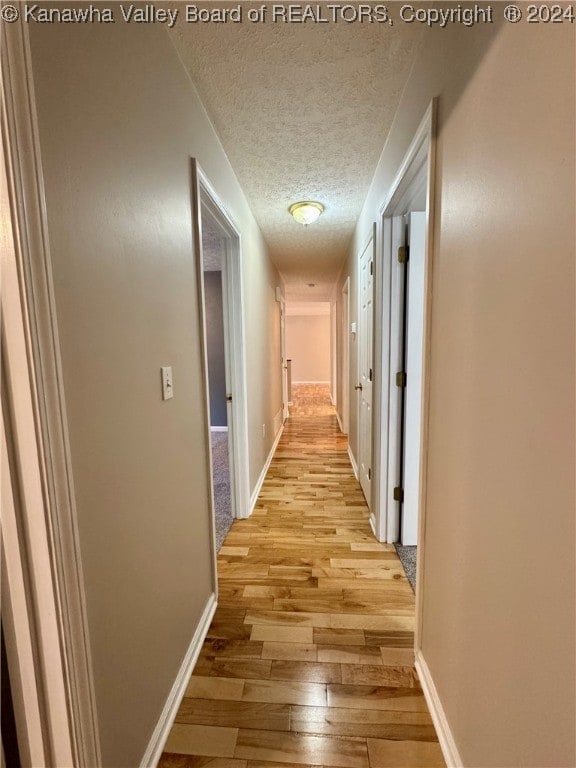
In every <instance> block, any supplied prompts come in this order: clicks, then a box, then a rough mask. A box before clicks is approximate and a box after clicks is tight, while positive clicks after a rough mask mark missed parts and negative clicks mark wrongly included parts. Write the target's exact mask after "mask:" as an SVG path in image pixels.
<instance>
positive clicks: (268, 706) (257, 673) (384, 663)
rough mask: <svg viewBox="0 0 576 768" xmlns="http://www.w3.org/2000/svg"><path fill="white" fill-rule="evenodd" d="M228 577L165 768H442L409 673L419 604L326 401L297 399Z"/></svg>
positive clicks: (226, 554) (225, 567)
mask: <svg viewBox="0 0 576 768" xmlns="http://www.w3.org/2000/svg"><path fill="white" fill-rule="evenodd" d="M326 390H327V387H326ZM218 576H219V599H218V609H217V611H216V614H215V617H214V620H213V622H212V625H211V627H210V630H209V632H208V637H207V639H206V642H205V643H204V646H203V649H202V652H201V655H200V658H199V660H198V663H197V665H196V668H195V671H194V674H193V676H192V678H191V680H190V683H189V685H188V688H187V690H186V694H185V698H184V699H183V701H182V704H181V706H180V709H179V712H178V715H177V718H176V723H175V725H174V727H173V729H172V732H171V734H170V737H169V739H168V743H167V744H166V748H165V749H166V751H165V753H164V755H163V757H162V759H161V761H160V768H192V767H193V766H212V768H274V766H276V765H278V766H279V765H283V766H284V768H286V765H290V766H301V767H302V766H312V765H314V766H339V767H341V768H344V767H345V766H346V767H347V768H419V767H421V768H425V767H428V766H443V765H444V762H443V759H442V755H441V752H440V747H439V745H438V742H437V739H436V734H435V731H434V727H433V725H432V721H431V718H430V716H429V714H428V710H427V707H426V702H425V700H424V697H423V695H422V691H421V689H420V686H419V683H418V680H417V677H416V672H415V670H414V666H413V658H414V655H413V651H412V646H413V624H414V595H413V593H412V590H411V588H410V585H409V584H408V581H407V579H406V577H405V575H404V572H403V570H402V567H401V564H400V561H399V560H398V557H397V556H396V553H395V552H394V548H393V547H391V546H388V545H382V544H378V543H377V542H376V541H375V539H374V537H373V535H372V533H371V530H370V525H369V522H368V510H367V507H366V504H365V502H364V498H363V496H362V492H361V490H360V486H359V484H358V482H357V481H356V479H355V478H354V475H353V472H352V469H351V466H350V462H349V460H348V455H347V439H346V437H345V436H344V435H342V434H341V433H340V431H339V428H338V425H337V421H336V416H335V413H334V409H333V407H332V406H331V405H330V402H329V396H328V394H327V391H326V393H324V392H322V391H320V392H319V388H318V387H305V388H300V395H299V396H295V399H294V407H293V408H291V416H290V418H289V419H288V420H287V422H286V425H285V429H284V433H283V435H282V438H281V440H280V443H279V445H278V448H277V451H276V454H275V456H274V459H273V461H272V464H271V466H270V469H269V472H268V475H267V477H266V480H265V482H264V485H263V487H262V491H261V493H260V496H259V499H258V502H257V505H256V509H255V510H254V513H253V515H252V516H251V517H250V519H248V520H238V521H235V522H234V524H233V525H232V528H231V530H230V532H229V534H228V536H227V538H226V540H225V542H224V546H223V547H222V549H221V551H220V555H219V557H218Z"/></svg>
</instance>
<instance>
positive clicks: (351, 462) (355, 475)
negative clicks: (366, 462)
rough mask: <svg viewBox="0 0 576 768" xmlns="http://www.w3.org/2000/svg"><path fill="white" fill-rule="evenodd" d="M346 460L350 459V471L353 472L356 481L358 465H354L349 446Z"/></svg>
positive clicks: (354, 460) (354, 461)
mask: <svg viewBox="0 0 576 768" xmlns="http://www.w3.org/2000/svg"><path fill="white" fill-rule="evenodd" d="M348 458H349V459H350V464H352V469H353V470H354V477H355V478H356V480H358V464H357V463H356V459H355V458H354V454H353V453H352V449H351V448H350V444H348Z"/></svg>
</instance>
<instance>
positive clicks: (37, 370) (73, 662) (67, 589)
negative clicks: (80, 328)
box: [0, 24, 101, 766]
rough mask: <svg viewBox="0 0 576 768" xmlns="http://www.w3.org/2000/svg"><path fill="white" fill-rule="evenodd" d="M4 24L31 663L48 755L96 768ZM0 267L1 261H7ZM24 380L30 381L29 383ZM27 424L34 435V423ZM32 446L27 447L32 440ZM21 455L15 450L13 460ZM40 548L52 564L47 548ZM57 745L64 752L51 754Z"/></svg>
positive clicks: (62, 436)
mask: <svg viewBox="0 0 576 768" xmlns="http://www.w3.org/2000/svg"><path fill="white" fill-rule="evenodd" d="M1 26H2V29H1V35H2V44H1V46H0V47H1V49H2V74H3V77H2V135H3V138H4V140H5V150H4V151H5V153H6V155H5V162H6V167H7V174H8V180H9V198H10V202H9V208H10V210H9V214H10V219H11V221H10V222H9V225H10V224H11V229H12V232H13V235H14V247H15V258H16V261H15V264H14V270H15V272H16V276H15V280H16V279H17V281H18V284H19V287H20V294H19V296H20V309H19V310H17V309H15V310H14V312H13V315H14V317H15V313H17V312H18V311H19V312H20V317H21V320H22V321H23V333H24V338H25V349H21V351H22V354H23V355H24V357H20V358H16V359H17V360H18V366H19V369H18V368H17V367H16V362H15V361H14V360H13V361H12V362H11V363H10V365H14V372H15V373H16V374H17V375H18V379H19V382H20V383H19V389H21V390H22V392H21V394H22V397H25V398H26V397H27V398H28V405H27V406H26V407H25V408H24V406H23V408H24V410H23V411H22V412H25V410H26V409H27V410H28V417H27V418H28V419H32V422H33V427H34V430H35V440H34V445H35V446H36V450H35V451H32V453H31V456H32V458H31V461H32V462H33V463H34V462H36V470H37V471H38V477H37V478H36V479H34V472H33V470H32V469H31V470H30V473H28V474H27V475H26V477H25V479H24V480H22V482H25V483H26V484H30V488H29V490H30V492H32V491H33V489H34V483H37V482H40V484H41V492H42V503H43V507H44V516H45V520H46V526H45V528H43V527H42V526H41V525H39V524H36V523H34V522H33V519H32V517H30V518H28V515H32V510H33V509H34V507H32V506H30V507H28V508H26V509H24V511H23V513H22V514H23V515H24V521H25V524H26V525H27V527H28V530H29V531H30V536H31V538H30V539H29V545H28V551H27V565H26V567H27V570H28V572H29V575H30V579H31V581H30V582H29V583H30V584H31V586H32V588H34V585H35V584H36V581H35V579H38V578H40V576H39V574H41V573H43V574H44V575H43V577H42V578H41V583H43V585H44V587H43V588H42V589H40V583H39V584H38V591H37V592H36V593H35V594H36V596H37V597H39V596H40V595H43V594H44V597H43V598H42V599H41V600H40V599H37V600H33V601H32V605H31V606H30V607H29V610H31V611H33V613H34V620H35V622H37V624H39V625H43V626H44V627H45V628H48V627H49V626H50V624H51V622H56V635H54V632H53V631H52V632H51V633H49V634H46V633H45V632H44V631H42V632H41V633H37V637H36V642H37V643H39V648H38V649H37V652H38V654H39V655H38V657H37V663H38V664H39V665H40V666H39V668H38V669H37V674H38V675H39V676H40V678H41V677H42V676H44V684H45V686H47V687H46V688H45V691H46V694H45V695H47V696H48V697H52V702H53V703H52V704H50V705H49V708H51V707H54V708H55V709H54V710H53V713H52V715H50V717H49V718H48V720H46V722H45V723H44V727H45V729H46V730H45V738H47V739H48V740H49V741H50V743H51V744H52V745H53V746H52V747H50V749H49V750H48V757H47V759H48V760H49V761H50V764H54V765H68V764H72V765H91V766H100V765H101V756H100V744H99V735H98V721H97V713H96V704H95V695H94V679H93V671H92V661H91V652H90V640H89V632H88V622H87V615H86V601H85V594H84V577H83V571H82V560H81V555H80V545H79V535H78V522H77V511H76V500H75V492H74V484H73V480H72V463H71V458H70V447H69V438H68V427H67V423H68V422H67V416H66V403H65V398H64V387H63V377H62V362H61V359H60V345H59V338H58V326H57V321H56V311H55V300H54V289H53V285H52V267H51V258H50V248H49V239H48V225H47V219H46V205H45V193H44V183H43V177H42V162H41V154H40V142H39V138H38V123H37V115H36V110H35V95H34V82H33V76H32V63H31V55H30V45H29V40H28V27H27V25H26V24H12V25H8V24H3V25H1ZM5 210H7V209H5ZM2 266H3V268H4V264H3V265H2ZM5 287H6V286H5ZM3 311H4V312H8V311H9V310H8V307H7V294H4V295H3ZM15 328H16V326H15V325H14V326H12V328H9V327H6V328H5V329H4V332H5V334H6V335H10V336H11V337H12V335H13V333H14V329H15ZM25 365H26V366H27V372H26V370H25V368H24V366H25ZM23 382H29V388H27V387H26V386H24V384H23ZM5 426H6V425H5ZM27 429H28V434H29V435H30V436H31V435H32V432H31V431H30V430H32V423H29V424H28V427H27ZM8 442H9V441H8ZM28 447H29V448H30V449H31V450H32V443H30V445H29V446H28ZM19 461H20V458H19V457H17V464H18V462H19ZM18 470H19V471H20V472H22V471H23V467H22V466H19V467H18ZM36 489H37V490H38V486H37V485H36ZM38 503H40V502H39V500H38ZM26 521H28V522H26ZM46 549H47V552H48V561H46V557H45V555H44V554H43V552H45V551H46ZM46 569H49V571H50V576H49V575H48V572H47V570H46ZM46 643H48V645H46ZM55 643H58V645H59V657H60V659H61V665H60V664H59V663H58V662H54V663H51V664H50V665H49V669H44V670H43V669H42V665H43V664H44V660H45V659H48V658H49V654H50V653H51V652H53V651H54V648H55V645H54V644H55ZM46 663H47V662H46ZM40 678H39V679H40ZM62 686H63V690H64V697H65V701H64V702H63V701H62V698H61V696H62V694H61V692H60V693H58V691H61V687H62ZM62 707H65V708H66V709H67V722H66V723H64V722H63V721H64V714H63V713H62V712H61V713H60V723H59V725H58V726H57V728H56V731H58V732H59V734H60V735H58V733H53V730H54V728H55V725H54V724H55V722H56V721H55V720H54V719H53V717H56V716H57V713H58V709H59V708H60V709H61V708H62ZM65 741H66V742H68V744H65V743H64V742H65ZM51 750H52V756H51V755H50V751H51ZM54 750H56V751H57V752H60V755H57V754H56V755H55V753H54ZM70 750H71V752H72V756H70V754H69V752H70ZM67 753H68V754H67Z"/></svg>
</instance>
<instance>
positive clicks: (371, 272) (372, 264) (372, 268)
mask: <svg viewBox="0 0 576 768" xmlns="http://www.w3.org/2000/svg"><path fill="white" fill-rule="evenodd" d="M370 274H371V275H373V274H374V262H373V261H371V262H370Z"/></svg>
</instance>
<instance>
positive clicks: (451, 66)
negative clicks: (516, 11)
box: [343, 23, 575, 768]
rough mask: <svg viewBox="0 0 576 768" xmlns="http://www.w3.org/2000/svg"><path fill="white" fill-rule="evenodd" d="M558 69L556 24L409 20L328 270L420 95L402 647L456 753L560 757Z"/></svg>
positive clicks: (414, 115) (566, 301) (566, 249)
mask: <svg viewBox="0 0 576 768" xmlns="http://www.w3.org/2000/svg"><path fill="white" fill-rule="evenodd" d="M574 71H575V69H574V30H573V28H571V27H570V26H568V25H565V26H562V25H557V26H554V25H542V24H535V25H528V24H524V23H522V24H517V25H504V24H502V25H496V26H495V27H494V26H486V27H482V26H480V27H475V28H474V29H472V30H466V29H463V28H461V27H460V28H459V27H457V26H456V25H454V26H452V27H449V28H447V29H444V30H437V31H430V32H428V31H427V32H426V33H425V36H424V45H423V47H422V50H421V51H420V54H419V57H418V59H417V61H416V64H415V66H414V69H413V72H412V75H411V78H410V81H409V83H408V86H407V88H406V89H405V92H404V95H403V98H402V102H401V105H400V108H399V112H398V114H397V116H396V119H395V123H394V127H393V129H392V132H391V135H390V137H389V140H388V143H387V145H386V147H385V149H384V152H383V155H382V158H381V162H380V165H379V167H378V169H377V172H376V175H375V179H374V183H373V186H372V188H371V191H370V193H369V195H368V198H367V201H366V204H365V207H364V210H363V213H362V216H361V218H360V221H359V223H358V229H357V234H356V240H355V245H354V247H353V250H352V253H351V258H350V259H349V262H348V264H347V265H346V267H345V270H344V272H343V275H344V276H345V274H348V272H349V273H350V274H351V275H352V276H353V282H354V280H355V274H356V269H355V255H356V254H357V252H358V245H359V244H360V243H361V242H362V241H363V240H364V238H365V233H366V231H367V229H368V228H369V226H370V224H371V223H372V222H373V221H375V220H376V219H377V216H378V208H379V206H380V204H381V203H382V202H383V201H384V200H385V197H386V192H387V190H388V189H389V187H390V184H391V181H392V180H393V178H394V175H395V173H396V171H397V169H398V167H399V163H400V162H401V159H402V157H403V155H404V153H405V151H406V149H407V146H408V144H409V142H410V139H411V137H412V136H413V135H414V132H415V130H416V128H417V126H418V123H419V121H420V119H421V117H422V115H423V113H424V111H425V109H426V107H427V106H428V103H429V101H430V99H431V97H433V96H439V138H438V150H437V156H436V157H437V171H438V183H437V209H436V215H435V218H434V227H435V239H434V259H433V267H432V279H433V287H432V298H431V300H432V318H431V343H430V353H431V381H430V417H429V429H430V436H429V461H428V471H427V482H428V499H427V511H426V534H425V549H424V553H425V566H424V586H423V596H424V597H423V599H424V617H423V627H422V652H423V656H424V659H425V661H426V662H427V664H428V666H429V668H430V671H431V674H432V677H433V680H434V683H435V685H436V687H437V690H438V694H439V697H440V700H441V703H442V706H443V707H444V710H445V712H446V715H447V719H448V723H449V726H450V728H451V731H452V734H453V736H454V738H455V742H456V745H457V747H458V750H459V751H460V754H461V756H462V758H463V761H464V765H465V766H469V767H470V768H479V767H480V766H482V768H488V767H489V766H490V767H494V768H496V767H498V768H503V766H506V767H509V768H518V766H520V765H522V766H531V767H533V768H545V767H546V768H552V767H553V766H554V767H555V768H558V766H573V765H574V763H575V753H574V730H575V729H574V721H575V711H574V694H575V686H574V679H575V671H574V610H575V596H574V584H575V579H574V467H575V456H574V330H575V322H574V263H575V260H574V210H575V200H574V190H575V184H574V168H575V158H574V128H575V122H574V119H575V115H574V97H575V83H574ZM352 295H353V296H354V295H355V291H354V290H353V292H352ZM351 410H352V416H354V407H352V408H351ZM354 441H355V437H354V436H353V437H352V443H353V445H354V444H355V443H354Z"/></svg>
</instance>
